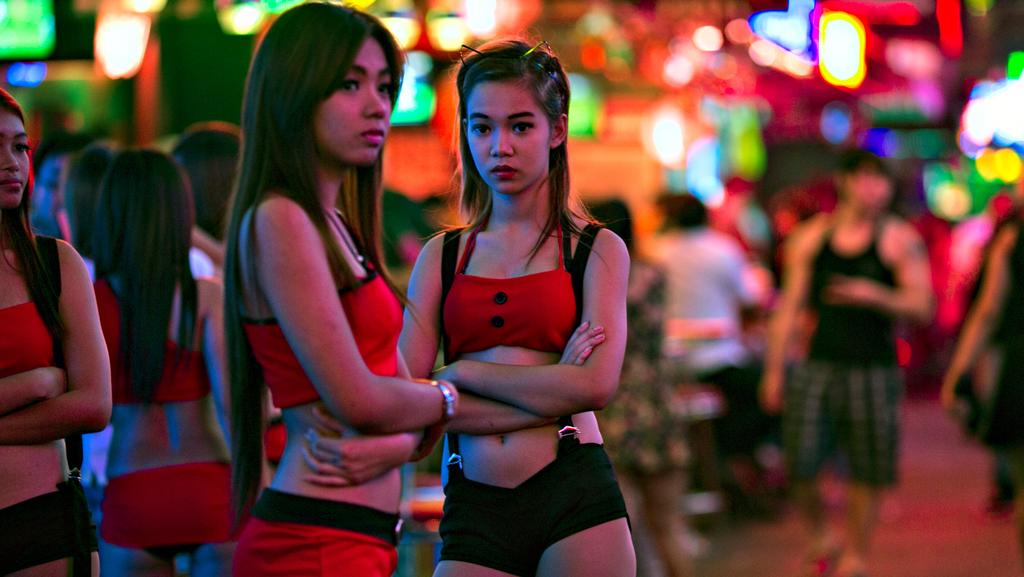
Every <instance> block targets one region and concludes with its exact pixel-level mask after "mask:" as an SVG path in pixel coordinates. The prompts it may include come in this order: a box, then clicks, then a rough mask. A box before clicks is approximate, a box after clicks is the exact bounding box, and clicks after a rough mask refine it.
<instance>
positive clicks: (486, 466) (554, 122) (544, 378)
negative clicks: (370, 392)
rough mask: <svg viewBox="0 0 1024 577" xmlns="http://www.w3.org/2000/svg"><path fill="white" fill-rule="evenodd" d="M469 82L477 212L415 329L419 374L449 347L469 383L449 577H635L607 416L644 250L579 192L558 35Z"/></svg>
mask: <svg viewBox="0 0 1024 577" xmlns="http://www.w3.org/2000/svg"><path fill="white" fill-rule="evenodd" d="M456 85H457V88H458V91H459V120H460V132H459V136H460V139H459V140H460V153H461V154H460V156H461V159H462V190H461V198H460V201H461V208H462V212H463V215H464V217H465V218H466V219H467V221H468V224H467V226H466V227H465V228H463V229H461V230H456V231H451V232H450V233H446V234H445V235H443V236H438V237H435V238H434V239H432V240H431V241H430V242H429V243H428V244H427V246H426V248H425V249H424V251H423V253H422V254H421V255H420V258H419V260H418V261H417V263H416V267H415V269H414V271H413V275H412V280H411V284H410V289H409V298H410V301H411V303H412V307H411V308H412V310H413V311H414V312H415V314H407V315H406V318H405V325H404V328H403V331H402V337H401V340H400V349H401V351H402V353H403V355H404V356H405V358H406V359H407V361H408V363H409V369H410V371H411V372H412V374H413V375H415V376H426V375H429V374H430V373H431V371H432V369H433V367H434V359H435V357H436V355H437V351H438V348H439V347H442V346H443V349H444V353H445V359H446V363H447V364H446V365H445V366H444V367H443V368H442V369H441V370H439V371H438V372H437V373H436V375H437V376H440V377H442V378H446V379H449V380H451V381H452V382H453V383H454V384H455V385H456V386H457V387H458V388H459V390H460V392H461V394H462V397H461V399H462V405H461V409H460V411H459V414H458V415H457V416H456V417H455V419H454V420H453V421H452V422H451V423H449V434H448V437H447V455H448V456H447V461H446V462H447V464H448V465H447V482H446V486H445V494H446V498H445V506H444V516H443V518H442V520H441V528H440V532H441V538H442V540H443V547H442V549H441V562H440V564H439V565H438V567H437V569H436V572H435V573H434V575H435V577H438V576H443V577H447V576H454V575H458V576H484V575H486V576H488V577H493V576H496V575H524V576H533V575H538V576H550V577H554V576H564V575H588V576H598V577H600V576H607V577H624V576H629V575H633V574H635V571H636V561H635V557H634V554H633V548H632V544H631V541H630V534H629V528H628V523H627V518H626V509H625V504H624V503H623V500H622V494H621V492H620V491H619V487H618V483H617V481H616V479H615V476H614V473H613V471H612V467H611V463H610V462H609V461H608V457H607V455H606V454H605V453H604V450H603V447H602V446H601V432H600V430H599V429H598V424H597V420H596V419H595V417H594V413H593V411H595V410H597V409H600V408H601V407H602V406H604V404H606V403H607V402H608V401H609V400H610V399H611V398H612V396H613V395H614V393H615V389H616V387H617V386H618V381H619V372H620V370H621V367H622V359H623V353H624V349H625V341H626V306H625V304H626V285H627V280H628V276H629V273H628V271H629V256H628V254H627V252H626V249H625V245H624V244H623V242H622V240H621V239H620V238H618V237H617V236H615V235H614V234H613V233H611V232H609V231H607V230H603V229H598V228H597V227H596V226H595V225H593V224H592V223H590V222H589V219H587V218H585V217H584V216H583V213H582V209H581V208H579V207H578V202H576V201H575V199H574V198H573V197H572V196H571V195H570V194H569V173H568V159H567V152H566V138H567V117H566V114H567V112H568V103H569V84H568V81H567V79H566V75H565V71H564V70H563V69H562V67H561V65H560V64H559V62H558V59H557V58H556V57H555V55H554V54H553V53H552V51H551V49H550V47H549V46H547V44H546V43H541V44H537V45H532V44H527V43H524V42H521V41H512V40H506V41H498V42H494V43H491V44H488V45H486V46H484V47H482V48H480V49H479V50H474V49H470V50H467V51H466V52H464V54H463V61H462V66H461V67H460V69H459V73H458V77H457V80H456ZM591 251H592V252H593V255H592V258H588V255H590V253H591ZM577 327H579V328H577Z"/></svg>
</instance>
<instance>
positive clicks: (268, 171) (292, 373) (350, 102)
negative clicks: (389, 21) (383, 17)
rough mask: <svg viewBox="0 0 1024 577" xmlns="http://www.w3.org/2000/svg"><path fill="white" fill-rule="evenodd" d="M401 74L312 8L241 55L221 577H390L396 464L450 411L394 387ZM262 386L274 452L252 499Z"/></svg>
mask: <svg viewBox="0 0 1024 577" xmlns="http://www.w3.org/2000/svg"><path fill="white" fill-rule="evenodd" d="M401 74H402V61H401V53H400V51H399V49H398V47H397V45H396V44H395V41H394V39H393V38H392V37H391V35H390V34H389V33H388V32H387V30H386V29H385V28H384V27H383V26H382V25H381V24H380V23H379V22H378V21H377V20H376V19H374V18H373V17H371V16H368V15H366V14H363V13H361V12H358V11H355V10H351V9H348V8H343V7H341V6H338V5H336V4H327V3H308V4H301V5H299V6H297V7H295V8H292V9H291V10H289V11H287V12H285V13H284V14H282V15H281V16H280V17H279V18H278V19H277V20H276V21H275V22H274V24H273V25H272V26H271V27H270V29H269V30H268V31H267V33H266V35H265V36H264V37H263V39H262V40H261V42H260V44H259V47H258V48H257V50H256V55H255V57H254V58H253V62H252V66H251V68H250V71H249V78H248V81H247V87H246V95H245V102H244V105H243V114H242V117H243V122H242V158H241V163H240V171H239V178H238V186H237V190H236V194H235V198H234V203H233V205H232V208H231V216H230V221H229V226H228V234H227V260H226V263H225V271H224V278H225V283H226V298H227V301H226V308H225V316H226V328H227V337H228V345H229V347H228V348H229V353H230V354H229V359H230V368H231V391H232V405H231V409H232V445H233V446H232V449H233V465H234V473H235V475H234V489H235V499H236V505H237V506H238V509H239V510H240V511H241V512H244V511H247V510H249V509H250V508H251V513H252V518H251V519H249V521H248V523H247V524H246V526H245V529H244V531H243V533H242V536H241V538H240V540H239V544H238V549H237V551H236V554H235V563H234V574H235V575H239V576H245V577H251V576H264V575H281V576H289V577H294V576H306V575H316V576H319V575H360V576H365V577H389V576H390V575H391V574H392V572H393V571H394V569H395V566H396V563H397V558H396V548H395V545H396V543H397V536H396V529H397V525H398V506H399V494H400V478H399V472H398V466H399V465H401V464H402V463H404V462H406V461H408V460H409V459H410V458H413V457H415V456H417V455H418V454H422V453H425V452H426V451H428V450H429V448H430V446H431V445H432V444H433V442H434V441H435V440H436V438H437V436H438V435H439V431H440V427H441V426H442V425H443V423H444V422H445V421H446V420H447V419H448V418H450V417H451V415H452V414H453V413H454V411H455V407H456V402H457V396H456V394H457V393H456V391H455V389H454V387H452V386H451V385H450V384H448V383H444V382H436V381H434V382H433V384H434V385H435V386H426V384H425V383H419V382H414V381H413V380H411V379H410V378H409V376H408V371H407V370H406V368H405V365H404V363H403V362H402V361H401V358H400V357H399V355H398V348H397V342H398V334H399V331H400V330H401V304H400V302H399V299H398V298H397V297H396V293H395V290H394V288H393V286H392V284H391V282H390V280H389V279H388V277H387V275H386V272H385V270H384V269H383V266H382V259H381V249H380V212H379V205H380V173H381V149H382V146H383V144H384V140H385V137H386V136H387V133H388V129H389V128H390V116H391V110H392V107H393V106H394V103H395V99H396V97H397V95H398V86H399V81H400V79H401ZM264 384H265V385H266V387H265V386H264ZM266 388H269V389H270V392H271V396H272V399H273V402H274V404H275V405H276V406H278V407H280V408H281V411H282V417H283V420H284V424H285V427H286V429H287V441H286V444H285V449H284V454H283V456H282V458H281V461H280V464H279V466H278V468H277V470H276V472H275V474H274V476H273V479H272V480H271V482H270V486H269V487H268V488H266V489H263V491H262V492H260V489H261V483H260V481H261V475H262V473H263V464H264V460H263V451H262V433H263V429H264V427H265V420H266V419H265V416H264V406H265V405H264V399H265V396H266ZM325 416H326V417H328V418H326V419H325ZM330 420H334V421H336V425H337V426H336V427H335V426H330V425H328V424H327V422H328V421H330ZM428 427H429V430H428V431H426V432H424V430H425V429H426V428H428ZM257 497H258V498H257Z"/></svg>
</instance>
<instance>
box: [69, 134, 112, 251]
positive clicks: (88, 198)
mask: <svg viewBox="0 0 1024 577" xmlns="http://www.w3.org/2000/svg"><path fill="white" fill-rule="evenodd" d="M113 158H114V150H113V149H112V148H110V147H109V146H107V145H106V144H100V143H96V144H90V145H89V146H87V147H86V148H85V150H83V151H82V152H80V153H78V154H76V155H75V156H73V157H72V158H71V161H70V163H69V164H68V178H67V182H65V183H64V198H65V202H64V205H65V208H66V209H67V211H68V221H69V222H70V224H71V244H73V245H74V246H75V250H77V251H78V254H80V255H82V256H84V257H88V258H92V236H93V225H94V224H95V222H96V218H95V217H96V203H97V201H98V200H99V196H100V183H101V182H102V180H103V175H104V174H106V172H107V168H108V167H109V166H110V161H111V160H113Z"/></svg>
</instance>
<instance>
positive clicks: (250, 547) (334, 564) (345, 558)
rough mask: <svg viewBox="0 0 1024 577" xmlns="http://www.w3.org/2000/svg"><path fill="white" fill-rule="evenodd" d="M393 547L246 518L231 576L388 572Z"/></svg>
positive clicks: (337, 576) (394, 561) (378, 576)
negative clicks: (247, 519)
mask: <svg viewBox="0 0 1024 577" xmlns="http://www.w3.org/2000/svg"><path fill="white" fill-rule="evenodd" d="M397 567H398V551H397V550H396V549H395V546H394V545H392V544H391V543H388V542H386V541H382V540H380V539H377V538H375V537H370V536H369V535H364V534H362V533H356V532H354V531H345V530H341V529H333V528H330V527H320V526H316V525H305V524H300V523H281V522H277V521H264V520H263V519H258V518H255V517H253V518H251V519H249V522H248V523H247V524H246V526H245V529H244V530H243V531H242V535H241V537H239V539H238V546H237V547H236V549H235V557H234V560H233V565H232V568H231V574H232V575H235V576H236V577H355V576H358V577H391V575H392V574H393V573H394V572H395V569H396V568H397Z"/></svg>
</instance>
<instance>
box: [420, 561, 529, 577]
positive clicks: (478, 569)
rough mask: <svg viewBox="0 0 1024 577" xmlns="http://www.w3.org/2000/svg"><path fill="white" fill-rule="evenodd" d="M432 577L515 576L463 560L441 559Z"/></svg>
mask: <svg viewBox="0 0 1024 577" xmlns="http://www.w3.org/2000/svg"><path fill="white" fill-rule="evenodd" d="M434 577H515V575H512V574H511V573H505V572H502V571H498V570H497V569H491V568H489V567H483V566H481V565H474V564H473V563H465V562H463V561H441V562H440V563H438V564H437V567H436V568H434Z"/></svg>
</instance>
